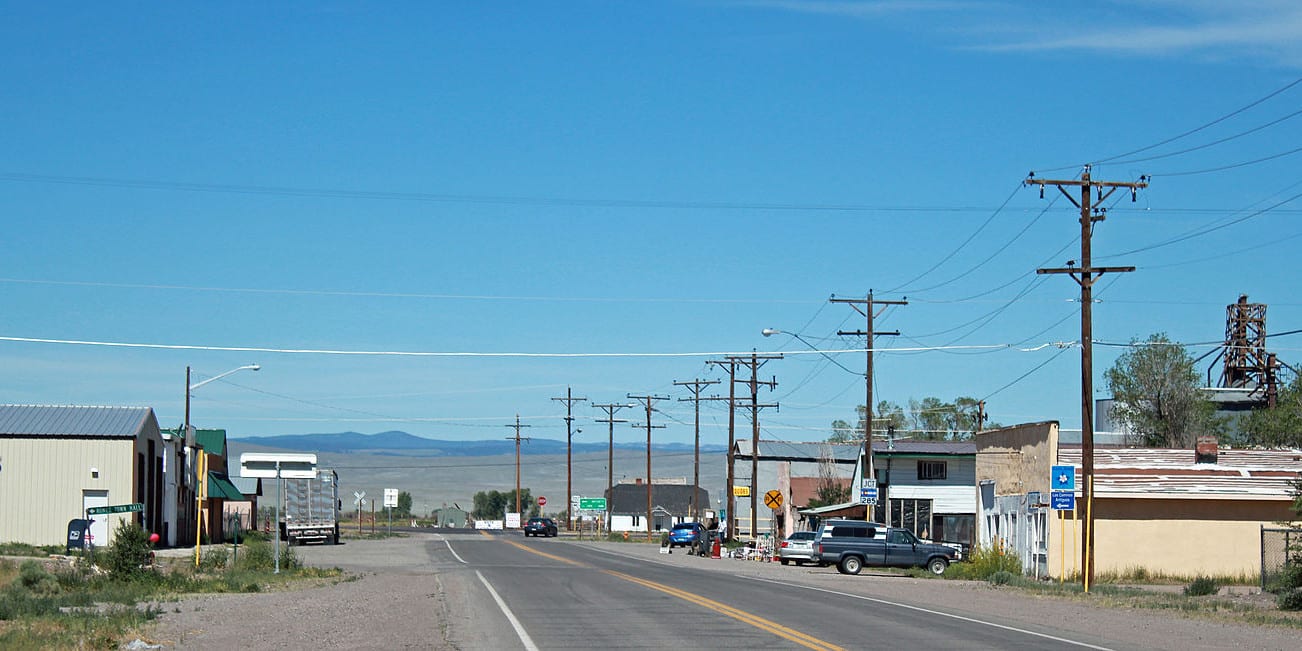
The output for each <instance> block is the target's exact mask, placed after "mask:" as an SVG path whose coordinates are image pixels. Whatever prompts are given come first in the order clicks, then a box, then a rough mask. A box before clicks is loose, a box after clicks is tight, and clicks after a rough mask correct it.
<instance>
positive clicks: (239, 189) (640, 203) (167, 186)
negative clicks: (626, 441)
mask: <svg viewBox="0 0 1302 651" xmlns="http://www.w3.org/2000/svg"><path fill="white" fill-rule="evenodd" d="M0 181H8V182H11V183H51V184H60V185H81V186H98V187H113V188H128V189H135V190H168V191H179V192H206V193H219V194H246V195H272V196H287V197H307V198H321V199H367V200H383V201H420V202H432V203H468V204H501V205H513V206H517V205H527V206H557V207H566V206H569V207H598V208H657V209H670V210H683V209H692V210H701V209H708V210H774V211H801V212H810V211H816V212H907V213H924V212H972V211H977V210H981V211H984V210H989V209H988V208H977V207H945V206H933V207H927V206H877V205H867V204H826V203H765V202H725V201H664V200H640V199H590V198H572V197H571V198H567V197H536V196H508V195H463V194H442V193H431V192H382V191H368V190H330V189H323V188H296V187H288V186H266V185H236V184H221V183H184V182H177V181H159V180H145V179H119V178H107V177H89V176H58V175H51V174H27V173H20V172H8V173H0Z"/></svg>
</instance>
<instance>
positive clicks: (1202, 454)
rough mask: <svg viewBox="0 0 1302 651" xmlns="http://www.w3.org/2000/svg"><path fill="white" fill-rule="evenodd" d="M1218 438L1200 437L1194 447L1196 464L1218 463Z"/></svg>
mask: <svg viewBox="0 0 1302 651" xmlns="http://www.w3.org/2000/svg"><path fill="white" fill-rule="evenodd" d="M1216 450H1217V445H1216V437H1215V436H1199V437H1198V440H1197V443H1196V444H1195V445H1194V463H1216Z"/></svg>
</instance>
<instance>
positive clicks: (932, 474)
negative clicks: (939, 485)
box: [918, 461, 945, 481]
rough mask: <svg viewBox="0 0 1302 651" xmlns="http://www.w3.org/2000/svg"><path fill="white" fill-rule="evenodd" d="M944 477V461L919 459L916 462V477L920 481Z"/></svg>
mask: <svg viewBox="0 0 1302 651" xmlns="http://www.w3.org/2000/svg"><path fill="white" fill-rule="evenodd" d="M944 478H945V462H944V461H919V462H918V479H919V480H921V481H927V480H933V481H934V480H937V479H944Z"/></svg>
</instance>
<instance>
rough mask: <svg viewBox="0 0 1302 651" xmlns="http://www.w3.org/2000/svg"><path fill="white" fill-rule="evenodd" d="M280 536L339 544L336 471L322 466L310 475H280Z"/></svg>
mask: <svg viewBox="0 0 1302 651" xmlns="http://www.w3.org/2000/svg"><path fill="white" fill-rule="evenodd" d="M281 481H283V482H284V485H283V487H282V488H283V490H284V493H283V495H284V503H283V504H281V509H280V535H281V539H283V540H286V541H288V543H289V544H291V545H293V544H299V545H305V544H307V543H309V542H320V543H326V544H329V545H337V544H339V510H340V508H341V506H342V505H341V504H340V502H339V475H338V474H336V473H335V471H333V470H330V469H326V468H321V469H318V470H317V471H316V477H315V478H311V479H282V480H281Z"/></svg>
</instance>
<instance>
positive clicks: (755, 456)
mask: <svg viewBox="0 0 1302 651" xmlns="http://www.w3.org/2000/svg"><path fill="white" fill-rule="evenodd" d="M724 359H726V360H727V361H728V362H730V363H731V364H732V365H733V368H734V369H735V368H736V366H749V367H750V379H749V380H746V379H742V380H738V379H737V377H736V375H737V374H736V371H735V370H734V371H733V372H731V373H730V382H729V384H736V383H737V382H744V383H746V384H747V385H748V386H749V387H750V414H751V416H750V420H751V446H750V448H751V449H750V535H751V537H752V538H754V537H756V536H758V535H759V532H758V531H757V529H758V525H759V521H758V514H759V484H758V482H759V478H758V477H757V475H758V474H759V410H760V409H768V408H776V407H777V406H778V405H777V404H776V403H774V404H764V405H762V404H760V402H759V388H760V386H766V387H768V388H769V390H772V389H773V388H775V387H777V385H778V381H777V378H773V379H772V380H771V381H768V382H765V381H761V380H760V379H759V369H760V367H761V366H763V365H764V364H765V363H767V362H768V361H769V360H773V359H782V355H759V354H757V353H751V354H750V355H728V356H727V357H725V358H724ZM710 363H711V364H715V363H717V362H710ZM729 396H731V399H730V401H729V407H730V408H729V421H728V422H729V423H730V424H731V423H732V422H733V421H732V411H733V408H735V407H736V398H735V396H736V394H735V393H733V392H732V391H729ZM730 429H731V427H730ZM730 449H731V448H730ZM730 474H731V473H730ZM731 489H732V487H731V486H729V491H730V492H731ZM729 517H732V516H731V515H729Z"/></svg>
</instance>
